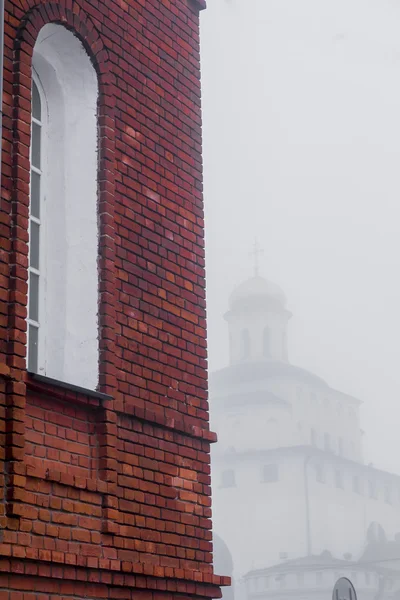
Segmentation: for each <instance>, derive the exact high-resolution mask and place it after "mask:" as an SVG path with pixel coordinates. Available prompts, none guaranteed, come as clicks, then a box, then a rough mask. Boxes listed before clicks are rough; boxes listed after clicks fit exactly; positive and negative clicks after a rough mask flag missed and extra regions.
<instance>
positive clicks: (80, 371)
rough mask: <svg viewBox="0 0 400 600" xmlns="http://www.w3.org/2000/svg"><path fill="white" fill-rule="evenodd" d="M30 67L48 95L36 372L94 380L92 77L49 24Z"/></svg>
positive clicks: (66, 34)
mask: <svg viewBox="0 0 400 600" xmlns="http://www.w3.org/2000/svg"><path fill="white" fill-rule="evenodd" d="M33 66H34V69H35V71H36V72H37V74H38V77H39V79H40V81H41V84H42V87H43V88H44V91H45V94H46V97H47V122H48V124H47V127H45V128H44V134H45V135H44V150H45V155H44V159H45V162H44V167H43V171H44V172H43V177H42V181H43V184H44V188H43V196H42V222H43V226H42V236H41V270H42V277H41V287H40V294H41V296H40V298H41V301H42V300H43V298H45V312H44V313H43V310H42V311H41V323H40V331H39V339H40V344H39V372H40V373H41V374H44V375H46V376H48V377H53V378H56V379H60V380H62V381H66V382H70V383H73V384H75V385H79V386H82V387H85V388H90V389H95V388H96V386H97V383H98V223H97V169H98V162H97V161H98V156H97V101H98V82H97V75H96V72H95V69H94V67H93V65H92V64H91V62H90V59H89V57H88V55H87V53H86V52H85V50H84V48H83V46H82V44H81V42H80V41H79V40H78V39H77V38H76V37H75V36H74V35H73V34H72V33H71V32H70V31H68V30H67V29H65V28H64V27H63V26H61V25H55V24H48V25H45V26H44V27H43V28H42V30H41V31H40V34H39V37H38V39H37V42H36V45H35V49H34V56H33Z"/></svg>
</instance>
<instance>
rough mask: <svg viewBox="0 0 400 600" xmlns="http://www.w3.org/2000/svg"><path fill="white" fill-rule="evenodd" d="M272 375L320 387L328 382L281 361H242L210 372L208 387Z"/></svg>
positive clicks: (262, 378)
mask: <svg viewBox="0 0 400 600" xmlns="http://www.w3.org/2000/svg"><path fill="white" fill-rule="evenodd" d="M273 377H279V378H282V377H283V378H290V379H292V380H293V379H296V380H297V381H299V382H302V383H309V384H312V385H317V386H320V387H325V388H327V387H329V386H328V384H327V383H326V382H325V381H324V380H323V379H321V378H320V377H318V376H317V375H314V374H313V373H310V372H309V371H306V370H305V369H302V368H301V367H296V366H294V365H291V364H289V363H285V362H281V361H259V362H243V363H239V364H236V365H231V366H229V367H225V368H224V369H220V370H219V371H215V372H214V373H211V374H210V387H211V388H212V387H214V388H215V387H220V386H221V387H222V386H225V385H227V384H235V383H245V382H255V381H263V380H265V379H271V378H273Z"/></svg>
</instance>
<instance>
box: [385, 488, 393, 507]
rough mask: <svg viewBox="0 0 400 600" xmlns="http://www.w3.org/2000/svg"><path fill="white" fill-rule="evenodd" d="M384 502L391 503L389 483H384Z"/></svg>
mask: <svg viewBox="0 0 400 600" xmlns="http://www.w3.org/2000/svg"><path fill="white" fill-rule="evenodd" d="M385 502H386V504H391V503H392V490H391V488H390V485H385Z"/></svg>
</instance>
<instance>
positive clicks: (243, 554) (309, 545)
mask: <svg viewBox="0 0 400 600" xmlns="http://www.w3.org/2000/svg"><path fill="white" fill-rule="evenodd" d="M290 317H291V314H290V312H289V311H288V310H287V308H286V298H285V295H284V293H283V292H282V290H280V289H279V288H278V287H277V286H275V285H273V284H271V283H270V282H268V281H267V280H266V279H264V278H262V277H259V276H255V277H253V278H251V279H249V280H248V281H246V282H245V283H243V284H242V285H240V286H239V287H238V288H237V289H236V290H235V291H234V292H233V294H232V295H231V298H230V304H229V311H228V312H227V314H226V315H225V318H226V321H227V323H228V327H229V339H230V364H229V366H228V367H226V368H224V369H222V370H220V371H218V372H216V373H214V374H212V375H211V377H210V404H211V419H212V426H213V429H214V430H215V431H217V433H218V439H219V443H218V444H217V445H216V446H215V448H214V449H213V456H212V468H213V482H214V491H213V503H214V508H213V515H214V529H215V532H216V533H217V534H218V535H219V536H220V537H221V538H222V539H223V540H224V542H225V544H226V545H227V547H228V548H229V550H230V552H231V555H232V559H233V568H234V577H235V580H236V582H239V580H240V579H241V578H242V577H244V576H245V575H246V574H247V573H249V571H254V570H260V569H268V568H272V567H274V566H275V567H276V566H277V565H280V564H285V563H286V562H287V561H289V562H290V561H294V560H298V559H301V558H302V557H310V556H319V555H321V554H323V553H328V554H329V556H332V559H333V560H339V561H346V560H347V561H353V562H354V561H358V560H359V559H360V557H361V556H362V554H363V552H364V551H365V548H366V545H367V543H368V540H369V541H373V540H374V539H375V538H374V536H375V537H376V538H377V539H378V538H379V536H380V535H386V537H387V539H392V538H394V536H395V534H396V533H397V532H400V477H398V476H395V475H392V474H390V473H385V472H383V471H379V470H377V469H374V468H372V467H371V466H368V465H365V464H364V462H363V453H362V432H361V430H360V422H359V408H360V404H361V403H360V401H359V400H357V399H356V398H353V397H351V396H348V395H346V394H344V393H342V392H339V391H337V390H334V389H332V388H331V387H329V385H328V384H327V383H326V382H325V381H323V380H322V379H320V378H319V377H317V376H315V375H314V374H312V373H309V372H307V371H305V370H304V369H301V368H298V367H295V366H294V365H291V364H290V362H289V358H288V348H287V346H288V324H289V320H290ZM381 532H383V533H381ZM328 562H329V561H328ZM287 564H289V563H287ZM339 564H341V563H339ZM296 568H298V566H297V567H296ZM327 568H328V570H330V571H329V572H334V573H337V569H336V570H335V569H334V568H333V566H329V565H328V567H327ZM360 568H361V567H360ZM332 569H333V570H332ZM296 577H297V575H296ZM329 581H330V580H329ZM371 581H372V580H371ZM367 587H368V586H367ZM239 588H240V586H239ZM239 588H238V589H239Z"/></svg>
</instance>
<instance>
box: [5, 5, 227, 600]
mask: <svg viewBox="0 0 400 600" xmlns="http://www.w3.org/2000/svg"><path fill="white" fill-rule="evenodd" d="M204 5H205V2H204V0H168V1H165V2H162V3H160V2H159V0H146V1H144V0H131V1H130V2H125V1H117V0H96V2H95V1H93V0H79V2H78V1H77V2H73V1H72V0H59V1H57V2H55V1H54V0H37V1H35V2H33V1H31V0H6V2H5V10H6V19H5V31H6V47H5V67H6V68H5V81H4V90H5V94H4V107H3V108H4V121H3V137H4V139H3V148H4V151H3V155H2V159H3V164H2V173H3V175H4V177H3V178H2V184H3V189H2V190H1V198H2V203H1V204H0V248H1V249H2V251H1V253H0V463H2V468H3V470H2V471H1V473H6V472H7V473H8V474H9V477H8V479H5V478H4V477H3V476H2V475H0V488H1V489H2V490H4V491H5V493H3V492H2V494H0V526H1V527H2V528H3V530H4V537H3V539H2V544H0V589H2V590H3V591H2V592H0V600H3V599H4V600H9V598H13V599H16V600H61V599H62V598H64V597H68V598H78V597H90V598H93V600H95V599H96V598H110V599H111V598H114V599H115V600H117V599H118V598H121V599H124V598H127V599H129V600H132V598H135V599H136V598H138V600H172V597H173V595H174V594H175V593H176V592H178V593H181V594H185V597H186V598H187V597H188V596H191V597H197V598H199V599H202V598H206V597H207V598H211V597H219V595H220V591H219V589H218V586H219V584H220V583H221V582H224V583H226V581H225V580H223V581H222V580H220V579H218V578H215V577H214V575H213V572H212V567H211V557H212V553H211V551H212V547H211V544H210V540H211V533H210V528H211V521H210V515H211V511H210V504H211V503H210V493H211V488H210V468H209V462H210V455H209V452H210V443H212V442H214V441H215V435H214V434H213V433H212V432H210V431H209V425H208V403H207V364H206V358H207V353H206V327H205V323H206V321H205V318H206V313H205V280H204V232H203V223H204V215H203V209H202V194H201V191H200V190H201V189H202V167H201V162H202V160H201V110H200V96H201V94H200V80H199V79H200V75H199V74H200V65H199V14H198V12H199V10H200V9H201V8H204ZM50 21H55V22H59V23H64V24H65V25H66V26H67V27H68V28H70V29H71V30H73V31H75V32H76V33H77V35H78V36H79V37H80V38H81V39H82V41H83V43H84V45H85V47H86V49H87V52H88V53H89V54H90V56H91V58H92V60H93V63H94V64H95V65H96V69H97V73H98V78H99V88H100V96H99V198H98V207H99V231H100V238H99V270H100V285H99V319H100V328H99V331H100V340H99V345H100V353H101V354H100V365H101V368H100V389H101V391H103V392H105V393H106V394H108V395H109V396H110V397H111V398H110V399H109V400H104V401H101V400H99V399H97V398H94V397H92V396H88V395H86V394H85V393H78V392H75V391H70V390H66V389H64V388H60V387H58V386H54V385H51V384H45V383H43V382H42V383H39V382H38V381H36V380H33V379H31V378H30V377H29V375H27V373H26V371H25V366H26V365H25V358H26V357H25V353H26V348H25V345H26V331H27V328H26V314H27V306H26V305H27V280H28V274H27V265H28V254H27V253H28V241H29V239H28V238H29V236H28V219H29V206H28V204H29V170H30V164H29V144H30V120H31V116H30V89H31V56H32V51H33V45H34V43H35V40H36V38H37V35H38V32H39V30H40V28H41V27H43V25H45V24H46V23H48V22H50ZM5 462H7V463H8V464H7V465H6V464H5ZM6 500H7V502H6ZM206 576H207V577H208V579H206ZM2 577H4V578H5V579H4V580H2ZM4 590H10V591H4ZM32 590H35V591H32Z"/></svg>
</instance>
